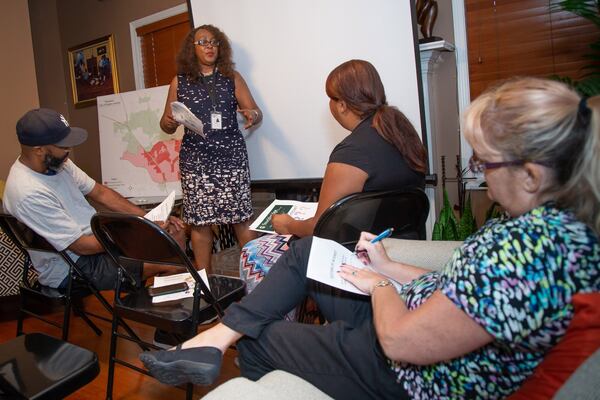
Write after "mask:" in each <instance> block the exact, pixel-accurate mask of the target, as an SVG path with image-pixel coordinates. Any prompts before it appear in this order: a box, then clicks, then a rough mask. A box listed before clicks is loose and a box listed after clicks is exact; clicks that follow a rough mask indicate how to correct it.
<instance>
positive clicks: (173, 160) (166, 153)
mask: <svg viewBox="0 0 600 400" xmlns="http://www.w3.org/2000/svg"><path fill="white" fill-rule="evenodd" d="M180 147H181V140H165V141H161V142H157V143H155V144H154V146H152V148H151V149H150V150H149V151H145V150H144V149H143V148H141V147H140V149H139V153H137V154H133V153H130V152H127V151H126V152H125V153H123V156H122V157H121V159H122V160H125V161H129V162H130V163H132V164H133V165H134V166H136V167H140V168H145V169H146V170H147V171H148V173H149V174H150V178H151V179H152V181H154V182H156V183H165V182H176V181H178V180H179V148H180Z"/></svg>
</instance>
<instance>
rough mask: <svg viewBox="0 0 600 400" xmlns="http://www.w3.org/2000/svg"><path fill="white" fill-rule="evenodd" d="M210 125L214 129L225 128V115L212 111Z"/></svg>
mask: <svg viewBox="0 0 600 400" xmlns="http://www.w3.org/2000/svg"><path fill="white" fill-rule="evenodd" d="M210 127H211V128H212V129H223V116H222V115H221V113H220V112H218V111H213V112H212V113H210Z"/></svg>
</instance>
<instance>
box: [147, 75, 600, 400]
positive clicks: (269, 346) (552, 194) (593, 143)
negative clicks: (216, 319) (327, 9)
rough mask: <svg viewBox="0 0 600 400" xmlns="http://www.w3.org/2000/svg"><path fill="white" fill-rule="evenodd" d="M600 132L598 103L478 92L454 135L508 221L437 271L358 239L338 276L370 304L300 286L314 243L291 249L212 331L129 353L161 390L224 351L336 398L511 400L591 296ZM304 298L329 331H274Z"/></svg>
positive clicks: (518, 87) (537, 88) (546, 86)
mask: <svg viewBox="0 0 600 400" xmlns="http://www.w3.org/2000/svg"><path fill="white" fill-rule="evenodd" d="M599 121H600V98H598V97H594V98H590V99H581V98H580V97H579V95H578V94H577V93H575V92H574V91H573V90H571V89H570V88H569V87H567V86H566V85H564V84H563V83H560V82H555V81H550V80H544V79H537V78H521V79H516V80H513V81H509V82H506V83H504V84H502V85H500V86H498V87H496V88H493V89H491V90H490V91H488V92H486V93H484V94H483V95H482V96H480V97H479V98H478V99H476V100H475V101H474V102H473V104H472V105H471V106H470V108H469V109H468V110H467V112H466V116H465V123H464V125H463V126H464V129H465V136H466V138H467V140H468V141H469V143H470V144H471V146H472V148H473V150H474V155H473V158H472V160H471V166H472V169H474V170H476V171H481V172H483V173H484V174H485V178H486V181H487V183H488V195H489V196H490V198H492V199H493V200H495V201H497V202H498V203H500V204H501V205H502V207H503V208H504V209H505V210H506V211H507V212H508V216H505V217H503V218H500V219H494V220H490V221H488V222H487V223H486V224H485V225H484V226H482V227H481V228H480V229H479V231H477V232H476V233H474V234H473V235H471V236H470V237H469V238H467V239H466V240H465V242H464V244H463V245H462V246H460V247H459V248H457V249H456V250H455V251H454V254H453V255H452V257H451V258H450V260H448V262H447V263H446V265H445V266H444V267H443V268H442V269H441V270H440V271H439V272H431V271H426V270H423V269H420V268H418V267H415V266H411V265H407V264H403V263H397V262H393V261H391V260H390V259H389V258H388V257H387V255H386V253H385V249H384V247H383V245H382V244H381V242H378V243H375V244H373V243H371V242H370V240H371V239H372V238H373V237H374V236H373V235H372V234H369V233H366V232H363V233H362V235H361V240H360V241H359V242H358V244H357V250H364V251H366V252H367V253H368V255H369V260H370V262H366V264H368V266H369V267H370V268H363V269H357V268H354V267H351V266H345V265H342V266H340V272H339V273H340V276H342V277H343V278H344V279H346V280H347V281H349V282H350V283H352V284H353V285H355V286H356V287H358V288H359V289H360V290H362V291H363V292H365V293H368V294H369V295H370V297H367V296H361V297H358V298H356V297H355V298H351V297H349V296H340V295H336V294H332V292H331V288H329V287H327V286H326V285H318V284H315V282H314V281H312V280H310V279H308V278H306V265H307V263H308V258H309V254H310V246H311V238H304V239H300V240H297V241H294V242H293V243H292V244H291V245H290V249H289V251H287V252H286V253H285V254H284V255H283V256H282V257H281V258H280V259H279V261H278V262H277V264H276V265H275V266H274V267H273V271H272V272H271V273H270V274H269V275H267V277H266V278H265V280H264V281H263V282H262V283H261V284H260V285H259V286H258V287H257V288H256V290H255V291H253V292H252V293H250V294H249V295H248V296H246V297H244V298H243V299H242V301H241V302H239V303H235V304H233V305H231V306H230V307H229V308H228V309H227V311H226V313H225V316H224V317H223V318H222V319H221V321H220V323H219V324H217V325H215V326H214V327H212V328H211V329H209V330H206V331H203V332H202V333H200V334H199V335H197V336H196V337H195V338H193V339H191V340H189V341H187V342H185V343H183V345H182V346H181V349H177V350H174V351H159V352H152V353H142V356H141V357H140V358H141V359H142V361H143V362H144V364H145V365H146V366H147V367H148V368H149V369H150V372H151V373H152V374H153V375H154V376H156V377H158V379H159V380H161V381H163V382H165V383H170V384H174V385H175V384H181V383H184V382H195V383H204V384H208V383H211V382H213V381H214V380H215V379H216V377H217V376H218V375H219V371H220V366H221V359H222V354H223V352H224V351H226V350H227V349H228V348H229V346H230V345H231V344H233V343H235V342H237V349H238V352H239V353H238V354H239V360H240V367H241V373H242V375H243V376H245V377H247V378H249V379H252V380H257V379H259V378H260V377H261V376H263V375H264V374H266V373H267V372H269V371H272V370H273V369H280V370H284V371H287V372H290V373H293V374H295V375H297V376H299V377H301V378H303V379H305V380H307V381H308V382H310V383H311V384H313V385H314V386H316V387H317V388H319V389H320V390H322V391H324V392H325V393H327V395H329V396H331V397H333V398H336V399H367V398H376V399H503V398H506V397H508V396H509V395H511V394H512V393H514V392H515V391H516V390H517V389H518V388H519V387H520V386H521V385H522V384H523V382H524V381H525V380H526V379H527V378H528V377H529V376H531V375H532V374H533V373H534V370H535V369H536V367H537V366H538V365H539V364H540V362H541V361H542V360H543V359H544V357H546V355H547V354H548V352H549V351H550V350H551V349H552V348H553V347H554V346H556V345H557V343H559V342H561V340H562V339H563V337H564V336H565V332H566V331H567V328H568V327H569V325H570V323H571V321H572V320H573V316H574V307H573V299H574V298H576V296H579V298H581V297H583V296H587V297H588V298H589V299H593V298H596V296H597V295H598V292H599V291H600V243H599V242H598V233H599V232H600V219H599V214H600V213H599V211H600V166H599V162H600V129H599V128H600V126H599V125H598V123H599ZM392 283H395V284H392ZM307 295H308V296H311V297H312V298H314V299H315V300H316V302H317V305H318V307H319V310H321V311H322V312H323V315H324V316H325V318H326V320H327V321H328V324H327V325H324V326H322V325H314V324H301V323H293V322H287V321H281V319H282V316H283V315H285V313H286V312H288V311H290V310H291V309H292V308H293V307H294V305H295V304H297V303H298V302H300V301H302V299H303V298H304V297H305V296H307ZM590 301H593V300H590ZM592 314H593V312H592V313H591V314H589V315H592ZM586 318H590V317H589V316H588V317H586ZM590 319H591V318H590ZM579 329H582V328H581V327H579ZM580 342H583V340H581V341H580ZM576 343H579V342H576ZM561 357H565V356H564V355H562V356H561ZM553 379H555V378H552V379H548V381H551V380H553ZM536 393H537V392H536Z"/></svg>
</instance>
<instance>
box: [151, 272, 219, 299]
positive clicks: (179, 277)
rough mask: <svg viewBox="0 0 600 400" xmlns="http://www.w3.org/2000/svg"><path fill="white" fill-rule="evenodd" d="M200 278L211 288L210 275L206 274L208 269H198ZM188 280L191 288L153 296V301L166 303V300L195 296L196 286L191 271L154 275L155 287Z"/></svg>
mask: <svg viewBox="0 0 600 400" xmlns="http://www.w3.org/2000/svg"><path fill="white" fill-rule="evenodd" d="M198 274H199V275H200V278H202V280H203V281H204V283H205V284H206V286H207V287H208V289H209V290H210V286H209V284H208V276H207V275H206V270H204V269H201V270H200V271H198ZM181 282H187V284H188V287H189V289H188V290H186V291H183V292H177V293H169V294H163V295H160V296H154V297H152V303H164V302H166V301H173V300H179V299H184V298H186V297H193V296H194V287H195V286H196V281H195V280H194V278H192V275H191V274H190V273H189V272H185V273H183V274H175V275H169V276H156V277H154V287H161V286H167V285H172V284H174V283H181Z"/></svg>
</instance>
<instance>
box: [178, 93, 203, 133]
mask: <svg viewBox="0 0 600 400" xmlns="http://www.w3.org/2000/svg"><path fill="white" fill-rule="evenodd" d="M171 114H173V119H174V120H175V121H177V122H179V123H180V124H182V125H183V126H185V127H186V128H188V129H189V130H191V131H193V132H196V133H197V134H198V135H200V136H202V137H203V138H206V135H205V134H204V124H203V123H202V121H200V119H198V117H196V116H195V115H194V113H193V112H191V111H190V109H189V108H187V107H186V106H185V104H183V103H181V102H179V101H174V102H172V103H171Z"/></svg>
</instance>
